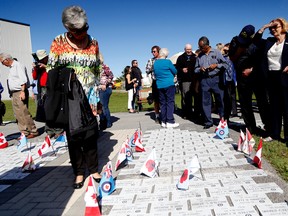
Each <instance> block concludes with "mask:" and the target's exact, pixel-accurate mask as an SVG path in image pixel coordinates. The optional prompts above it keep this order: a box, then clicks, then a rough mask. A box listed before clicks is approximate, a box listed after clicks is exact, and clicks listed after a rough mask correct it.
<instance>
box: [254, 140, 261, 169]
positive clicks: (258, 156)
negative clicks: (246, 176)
mask: <svg viewBox="0 0 288 216" xmlns="http://www.w3.org/2000/svg"><path fill="white" fill-rule="evenodd" d="M262 143H263V141H262V138H260V141H259V145H258V149H257V152H256V155H255V157H254V159H253V162H254V163H255V164H256V165H257V167H258V168H259V169H262Z"/></svg>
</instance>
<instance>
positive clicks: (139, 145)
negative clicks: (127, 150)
mask: <svg viewBox="0 0 288 216" xmlns="http://www.w3.org/2000/svg"><path fill="white" fill-rule="evenodd" d="M135 151H136V152H144V151H145V148H144V147H143V145H142V141H141V139H140V138H139V137H138V138H137V139H136V142H135Z"/></svg>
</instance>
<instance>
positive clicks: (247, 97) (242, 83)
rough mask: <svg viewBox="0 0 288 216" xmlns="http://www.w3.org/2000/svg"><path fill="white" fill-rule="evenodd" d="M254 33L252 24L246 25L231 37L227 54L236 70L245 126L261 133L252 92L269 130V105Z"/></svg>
mask: <svg viewBox="0 0 288 216" xmlns="http://www.w3.org/2000/svg"><path fill="white" fill-rule="evenodd" d="M254 33H255V28H254V26H253V25H246V26H245V27H244V28H243V29H242V30H241V32H240V34H239V35H238V36H235V37H233V38H232V40H231V42H230V46H229V54H228V55H229V57H230V60H231V61H232V62H233V64H234V67H235V70H236V79H237V89H238V96H239V101H240V107H241V113H242V117H243V120H244V122H245V125H246V128H248V130H249V131H250V132H251V133H256V134H259V135H263V134H262V131H260V130H259V129H258V128H257V126H256V121H255V117H254V113H253V107H252V95H253V92H254V94H255V96H256V99H257V105H258V108H259V112H260V116H261V119H262V122H263V123H264V125H265V127H266V130H269V128H267V127H269V125H270V124H269V122H270V120H269V110H268V107H269V105H268V99H267V94H266V89H265V76H264V75H263V74H262V70H261V69H260V65H261V64H260V61H261V54H260V53H259V52H260V50H257V49H256V46H255V45H254V44H253V43H252V38H253V35H254Z"/></svg>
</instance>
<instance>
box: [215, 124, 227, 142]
mask: <svg viewBox="0 0 288 216" xmlns="http://www.w3.org/2000/svg"><path fill="white" fill-rule="evenodd" d="M215 133H216V135H217V136H218V137H219V138H220V139H224V138H226V137H228V134H229V129H228V125H227V122H226V121H225V120H223V119H221V120H220V122H219V125H218V126H217V128H216V130H215Z"/></svg>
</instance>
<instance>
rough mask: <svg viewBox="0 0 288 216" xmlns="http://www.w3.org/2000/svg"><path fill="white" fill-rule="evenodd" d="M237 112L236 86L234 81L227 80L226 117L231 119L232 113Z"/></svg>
mask: <svg viewBox="0 0 288 216" xmlns="http://www.w3.org/2000/svg"><path fill="white" fill-rule="evenodd" d="M231 111H232V113H233V114H237V104H236V86H235V83H234V81H226V83H225V87H224V119H225V120H229V117H230V115H231Z"/></svg>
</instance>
